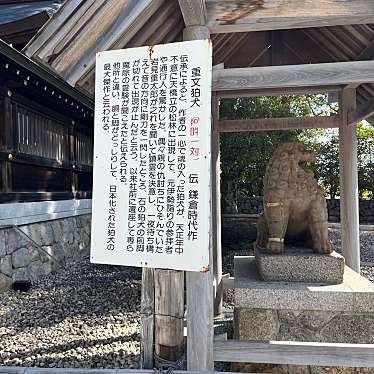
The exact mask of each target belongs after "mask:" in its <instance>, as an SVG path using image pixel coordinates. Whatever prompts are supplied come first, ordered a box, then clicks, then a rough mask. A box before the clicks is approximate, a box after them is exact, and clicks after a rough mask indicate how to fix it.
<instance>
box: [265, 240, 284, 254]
mask: <svg viewBox="0 0 374 374" xmlns="http://www.w3.org/2000/svg"><path fill="white" fill-rule="evenodd" d="M283 250H284V243H283V241H282V242H280V241H278V242H277V241H272V240H271V239H269V242H268V244H267V246H266V251H267V253H269V254H272V255H280V254H282V253H283Z"/></svg>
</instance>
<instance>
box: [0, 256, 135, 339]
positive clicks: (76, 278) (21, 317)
mask: <svg viewBox="0 0 374 374" xmlns="http://www.w3.org/2000/svg"><path fill="white" fill-rule="evenodd" d="M68 266H69V264H68ZM70 266H71V264H70ZM140 285H141V269H136V268H130V267H119V266H108V265H97V264H90V263H89V262H88V259H86V261H84V263H83V264H82V266H81V267H78V268H74V266H73V268H70V269H61V270H59V271H58V273H55V274H53V275H50V276H48V277H46V278H44V279H42V280H40V281H39V282H37V283H36V284H35V285H33V286H32V288H31V289H30V290H29V291H28V292H22V293H21V292H16V291H8V292H7V296H8V298H9V299H10V300H11V307H8V308H5V312H4V313H2V315H0V327H1V326H4V327H12V331H13V333H16V332H21V331H22V330H24V329H25V328H30V327H31V328H32V327H50V326H53V325H56V324H58V323H60V322H62V321H63V320H65V319H66V318H69V317H77V316H78V317H79V318H83V319H85V320H86V321H87V323H89V318H87V317H91V316H93V317H95V318H96V317H101V316H102V317H104V316H111V315H115V314H116V313H117V312H118V313H124V312H125V313H127V312H130V313H131V312H138V311H139V308H140ZM2 304H3V302H0V308H1V307H2V306H3V305H2ZM9 304H10V303H9ZM8 306H9V305H8ZM3 311H4V309H3ZM95 323H97V322H95Z"/></svg>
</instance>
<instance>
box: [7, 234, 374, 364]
mask: <svg viewBox="0 0 374 374" xmlns="http://www.w3.org/2000/svg"><path fill="white" fill-rule="evenodd" d="M330 237H331V240H332V241H333V243H335V244H337V245H338V244H339V241H340V234H339V231H337V230H330ZM247 254H248V251H230V252H228V253H227V254H225V255H224V256H223V271H224V273H227V272H230V273H231V274H232V275H233V258H234V255H247ZM361 255H362V261H365V262H371V263H374V232H361ZM362 274H363V275H364V276H365V277H367V278H368V279H370V280H371V281H372V282H374V267H373V266H365V267H363V269H362ZM140 286H141V271H140V269H137V268H129V267H117V266H105V265H93V264H90V263H89V258H88V257H85V258H82V259H81V260H79V261H72V262H69V263H68V264H67V266H66V268H65V269H63V270H59V272H58V273H55V274H53V275H50V276H48V277H46V278H44V279H41V280H40V281H39V282H38V283H36V284H35V285H33V287H32V288H31V289H30V291H28V292H23V293H22V292H19V291H8V292H5V293H3V294H1V296H0V365H11V366H38V367H75V368H119V367H122V368H138V367H139V308H140ZM232 306H233V293H232V292H228V293H227V295H226V297H225V307H228V308H231V307H232Z"/></svg>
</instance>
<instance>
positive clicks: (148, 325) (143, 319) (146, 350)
mask: <svg viewBox="0 0 374 374" xmlns="http://www.w3.org/2000/svg"><path fill="white" fill-rule="evenodd" d="M141 293H142V294H141V304H140V368H141V369H152V368H153V342H154V312H155V280H154V269H149V268H143V269H142V291H141Z"/></svg>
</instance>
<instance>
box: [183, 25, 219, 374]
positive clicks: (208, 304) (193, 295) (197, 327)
mask: <svg viewBox="0 0 374 374" xmlns="http://www.w3.org/2000/svg"><path fill="white" fill-rule="evenodd" d="M209 36H210V33H209V29H208V28H207V27H206V26H187V27H186V28H185V29H184V31H183V40H199V39H207V38H209ZM207 125H210V124H207ZM209 251H210V262H209V263H210V264H211V266H210V269H209V271H207V272H206V273H198V272H187V369H188V370H194V371H213V370H214V361H213V269H212V264H213V235H212V220H211V222H210V244H209Z"/></svg>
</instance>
